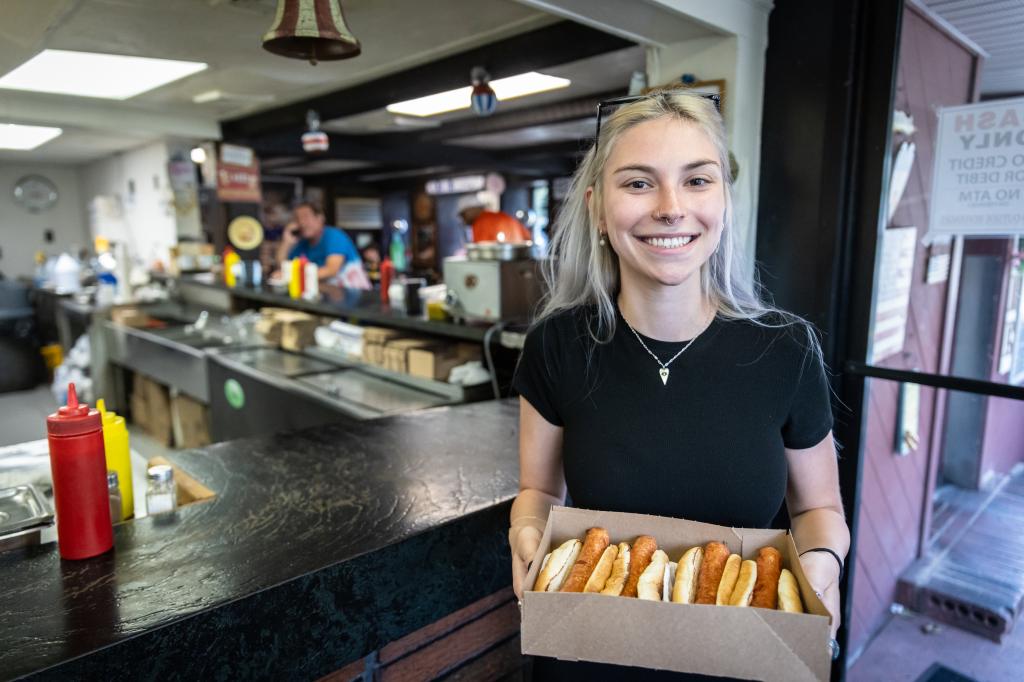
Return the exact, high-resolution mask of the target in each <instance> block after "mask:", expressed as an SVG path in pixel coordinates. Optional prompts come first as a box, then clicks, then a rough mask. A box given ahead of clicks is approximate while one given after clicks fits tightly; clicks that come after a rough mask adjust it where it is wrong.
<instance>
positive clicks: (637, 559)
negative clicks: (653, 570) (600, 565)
mask: <svg viewBox="0 0 1024 682" xmlns="http://www.w3.org/2000/svg"><path fill="white" fill-rule="evenodd" d="M657 549H658V541H657V540H655V539H654V538H653V537H651V536H650V535H641V536H640V537H638V538H637V539H636V541H635V542H634V543H633V547H632V548H631V549H630V552H629V555H630V556H629V577H628V578H626V584H625V585H623V587H622V596H623V597H635V596H636V595H637V590H636V586H637V583H639V582H640V575H641V574H642V573H643V572H644V571H645V570H646V569H647V565H648V564H650V563H651V556H653V555H654V552H655V550H657Z"/></svg>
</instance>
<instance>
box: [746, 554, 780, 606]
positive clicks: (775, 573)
mask: <svg viewBox="0 0 1024 682" xmlns="http://www.w3.org/2000/svg"><path fill="white" fill-rule="evenodd" d="M781 571H782V555H781V554H779V550H777V549H775V548H774V547H762V548H761V549H760V551H758V553H757V582H756V583H755V584H754V595H753V597H751V599H750V605H751V606H753V607H756V608H759V609H774V608H775V607H776V606H777V605H778V602H779V574H780V572H781Z"/></svg>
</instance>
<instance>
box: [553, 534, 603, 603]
mask: <svg viewBox="0 0 1024 682" xmlns="http://www.w3.org/2000/svg"><path fill="white" fill-rule="evenodd" d="M609 542H611V538H610V537H608V531H606V530H605V529H604V528H590V529H588V530H587V535H586V537H584V538H583V548H582V549H581V550H580V554H579V556H578V557H576V563H574V564H573V567H572V570H571V571H570V572H569V577H568V578H566V579H565V582H564V583H563V584H562V590H561V591H562V592H582V591H583V588H584V587H585V586H586V584H587V578H589V577H590V574H591V573H593V572H594V567H595V566H597V561H598V559H600V558H601V554H602V553H603V552H604V549H605V547H607V546H608V543H609Z"/></svg>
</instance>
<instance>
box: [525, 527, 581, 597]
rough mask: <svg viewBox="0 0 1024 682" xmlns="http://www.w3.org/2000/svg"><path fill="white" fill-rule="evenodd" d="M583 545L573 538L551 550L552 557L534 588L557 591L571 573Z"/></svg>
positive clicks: (539, 574) (539, 575)
mask: <svg viewBox="0 0 1024 682" xmlns="http://www.w3.org/2000/svg"><path fill="white" fill-rule="evenodd" d="M582 547H583V543H582V542H580V541H579V540H577V539H575V538H573V539H572V540H566V541H565V542H563V543H562V544H561V546H559V547H558V549H556V550H555V551H553V552H551V558H550V559H548V560H547V561H546V562H545V564H544V567H543V568H542V569H541V570H540V573H538V574H537V582H535V583H534V584H533V589H534V590H535V591H537V592H557V591H558V590H559V588H561V587H562V583H564V582H565V578H566V576H568V575H569V571H570V570H571V569H572V566H573V564H574V563H575V562H576V558H577V557H578V556H579V554H580V549H581V548H582Z"/></svg>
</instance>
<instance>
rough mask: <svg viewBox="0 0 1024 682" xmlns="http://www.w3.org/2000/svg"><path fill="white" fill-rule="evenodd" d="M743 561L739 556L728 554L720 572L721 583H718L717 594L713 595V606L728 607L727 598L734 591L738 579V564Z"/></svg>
mask: <svg viewBox="0 0 1024 682" xmlns="http://www.w3.org/2000/svg"><path fill="white" fill-rule="evenodd" d="M741 563H743V559H742V558H741V557H740V555H739V554H730V555H729V558H728V559H727V560H726V562H725V570H724V571H722V581H721V582H720V583H718V593H717V594H716V595H715V604H716V605H718V606H728V605H729V598H730V597H732V593H733V590H735V589H736V581H737V580H738V579H739V577H740V564H741Z"/></svg>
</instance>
